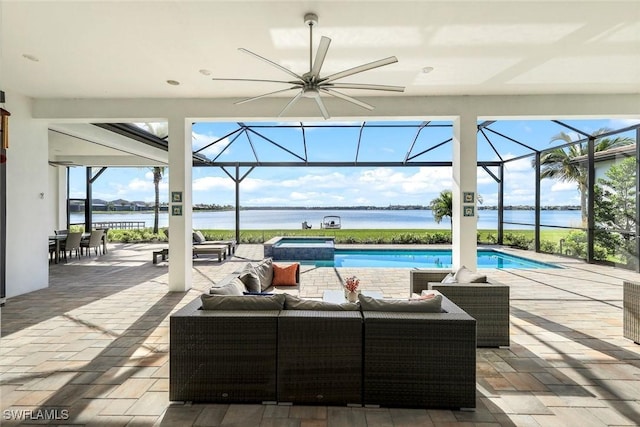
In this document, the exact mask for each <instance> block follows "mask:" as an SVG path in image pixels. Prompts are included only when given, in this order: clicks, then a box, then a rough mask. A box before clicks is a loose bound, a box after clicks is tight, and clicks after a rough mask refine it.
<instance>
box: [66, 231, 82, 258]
mask: <svg viewBox="0 0 640 427" xmlns="http://www.w3.org/2000/svg"><path fill="white" fill-rule="evenodd" d="M81 240H82V233H81V232H76V233H68V234H67V239H66V240H65V242H64V250H63V252H64V260H65V261H67V251H68V252H69V257H71V256H72V252H73V251H76V256H77V257H78V258H80V251H81V250H82V249H81V248H80V241H81Z"/></svg>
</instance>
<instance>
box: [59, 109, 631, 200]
mask: <svg viewBox="0 0 640 427" xmlns="http://www.w3.org/2000/svg"><path fill="white" fill-rule="evenodd" d="M563 122H564V123H567V124H569V125H571V126H573V127H576V128H578V129H580V130H583V131H585V132H587V133H591V132H594V131H596V130H598V129H601V128H610V129H620V128H624V127H627V126H630V125H633V124H637V123H638V121H637V120H636V121H633V120H623V119H615V120H563ZM387 123H390V122H387ZM393 123H394V124H396V125H402V127H400V126H399V127H395V128H388V127H381V126H376V124H382V123H376V122H373V123H370V124H368V126H367V127H365V129H364V130H363V131H362V135H361V137H360V123H346V122H345V123H342V125H343V127H340V128H335V127H332V128H328V127H327V126H326V125H328V124H329V125H336V123H335V122H330V123H327V122H325V123H318V124H317V126H315V127H314V126H312V127H309V128H306V129H305V134H304V137H305V139H306V142H307V144H306V150H307V153H306V154H307V156H308V157H307V158H308V159H309V161H324V162H330V161H352V162H353V161H355V159H356V153H357V156H358V157H357V160H358V161H402V160H404V158H405V157H406V156H407V153H408V152H409V153H410V156H414V155H416V154H419V153H421V152H423V151H425V150H427V149H430V150H429V151H428V152H426V153H424V154H422V155H419V156H417V157H416V158H415V160H416V161H446V160H451V159H452V143H451V142H446V141H447V140H448V139H449V138H451V127H450V124H451V123H450V122H432V123H431V124H430V127H428V128H425V129H423V130H422V131H420V133H419V134H418V137H416V134H417V127H416V125H417V124H419V123H418V122H393ZM260 124H261V125H265V123H260ZM312 125H313V124H312ZM236 129H238V124H237V123H196V124H195V125H194V127H193V148H194V151H196V150H199V149H201V148H202V147H204V146H206V145H208V144H210V143H211V142H213V141H218V140H219V142H217V143H216V144H214V145H213V146H211V147H209V148H206V149H204V150H202V151H201V154H203V155H205V156H206V157H207V158H209V159H210V160H213V159H214V158H217V159H218V161H223V162H235V161H243V160H255V159H256V156H257V158H258V159H259V160H260V161H263V162H268V161H273V160H276V159H277V160H279V161H295V160H298V161H299V158H296V156H300V157H303V158H304V157H305V152H304V151H305V146H304V145H303V143H302V141H303V137H302V131H301V130H300V128H299V127H298V128H293V127H292V128H286V129H276V128H256V129H255V130H256V131H257V132H258V133H260V134H261V135H262V136H259V135H258V134H254V133H249V137H247V136H246V134H244V133H236V134H233V135H231V136H229V137H227V138H224V139H221V138H222V137H224V136H225V135H228V134H229V133H231V132H233V131H234V130H236ZM489 129H491V130H492V131H493V132H491V131H485V135H486V137H485V135H482V134H478V143H477V153H478V160H479V161H495V160H499V159H500V157H501V158H502V159H504V160H507V159H512V158H517V157H520V156H522V155H525V154H528V153H531V150H530V148H528V147H531V148H535V149H543V148H549V147H552V146H554V145H557V144H559V143H558V142H556V143H553V144H552V143H551V142H550V141H551V140H552V138H553V137H554V135H557V134H558V133H560V132H565V133H567V134H569V135H570V136H572V138H574V139H577V134H576V133H575V132H573V131H571V130H569V129H567V128H564V127H562V126H561V125H559V124H557V123H553V122H551V121H549V120H539V121H517V120H512V121H498V122H495V123H493V124H491V125H490V126H489ZM237 135H239V136H237ZM501 135H505V136H507V137H509V138H512V139H515V140H516V141H518V142H519V143H521V144H522V145H521V144H518V143H515V142H513V141H511V140H510V139H509V138H504V137H502V136H501ZM236 136H237V137H236ZM622 136H631V137H633V136H634V133H631V132H627V133H625V134H622ZM359 139H360V141H361V142H360V148H359V151H358V140H359ZM487 139H488V140H489V141H490V142H488V141H487ZM270 141H271V142H270ZM274 143H275V144H278V145H279V146H280V147H278V146H276V145H275V144H274ZM441 143H442V145H441V146H439V147H437V148H432V147H435V146H438V145H439V144H441ZM526 146H528V147H526ZM498 156H500V157H498ZM165 171H166V173H165V176H164V177H163V180H162V183H161V185H160V200H161V201H163V202H166V201H168V188H169V186H168V182H169V181H168V180H169V174H170V171H168V170H165ZM229 172H230V173H232V174H235V170H234V169H233V168H232V169H230V170H229ZM245 172H247V169H246V168H244V169H241V171H240V173H241V175H243V174H244V173H245ZM493 172H494V173H495V172H496V170H495V169H494V170H493ZM84 180H85V170H84V168H79V167H76V168H72V170H71V179H70V195H71V197H72V198H83V197H84V187H85V184H84ZM192 186H193V203H194V204H218V205H227V204H229V205H234V204H235V195H234V191H235V184H234V182H233V180H231V179H230V178H229V177H228V176H227V174H226V173H225V172H224V171H222V170H221V169H220V168H219V167H199V168H193V183H192ZM477 187H478V188H477V189H478V194H479V195H481V196H482V200H483V203H482V204H483V205H485V206H495V205H496V204H497V188H498V187H497V184H496V183H495V181H494V180H493V178H492V177H491V176H490V175H489V174H488V173H486V172H485V171H484V170H483V169H482V168H478V176H477ZM451 188H452V175H451V168H450V167H416V166H405V167H400V168H390V167H288V168H283V167H257V168H255V169H254V170H253V171H251V172H250V173H249V174H248V175H247V176H246V178H245V179H244V180H243V181H242V183H241V186H240V204H241V206H254V207H259V206H283V207H284V206H304V207H316V206H318V207H322V206H332V207H333V206H356V205H367V206H378V207H386V206H389V205H425V206H426V205H428V204H429V203H430V201H431V200H433V199H434V198H436V197H437V196H438V194H439V193H440V192H441V191H442V190H445V189H451ZM92 190H93V197H94V198H95V199H103V200H106V201H111V200H116V199H124V200H129V201H145V202H153V200H154V190H153V175H152V172H151V169H149V168H116V167H111V168H108V169H107V170H106V171H105V172H104V173H103V174H102V175H101V176H100V177H99V178H98V180H96V181H95V182H94V184H93V189H92ZM541 194H542V205H579V203H580V196H579V193H578V191H577V187H576V184H575V183H571V182H558V181H552V180H543V181H542V191H541ZM504 203H505V205H533V204H534V170H533V168H532V166H531V158H523V159H519V160H514V161H510V162H507V165H506V169H505V200H504Z"/></svg>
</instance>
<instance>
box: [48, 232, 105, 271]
mask: <svg viewBox="0 0 640 427" xmlns="http://www.w3.org/2000/svg"><path fill="white" fill-rule="evenodd" d="M89 236H91V233H82V240H85V239H88V238H89ZM65 240H67V235H66V234H56V235H55V236H49V243H50V244H51V243H54V244H55V246H56V252H55V255H54V258H53V262H54V263H55V264H58V263H59V262H60V242H64V241H65ZM102 253H103V254H106V253H107V234H106V233H104V234H103V235H102Z"/></svg>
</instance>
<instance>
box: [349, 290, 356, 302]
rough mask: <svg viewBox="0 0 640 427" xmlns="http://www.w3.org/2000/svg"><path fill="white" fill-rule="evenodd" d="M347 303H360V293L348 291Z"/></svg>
mask: <svg viewBox="0 0 640 427" xmlns="http://www.w3.org/2000/svg"><path fill="white" fill-rule="evenodd" d="M347 301H349V302H356V301H358V291H347Z"/></svg>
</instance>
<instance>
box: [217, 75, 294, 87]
mask: <svg viewBox="0 0 640 427" xmlns="http://www.w3.org/2000/svg"><path fill="white" fill-rule="evenodd" d="M211 80H216V81H224V82H266V83H286V84H290V85H297V84H299V85H300V86H302V84H303V83H302V82H297V81H288V82H287V81H284V80H264V79H227V78H218V77H213V78H212V79H211Z"/></svg>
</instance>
